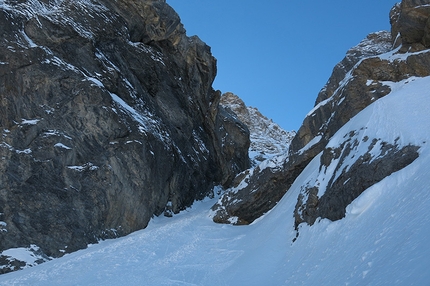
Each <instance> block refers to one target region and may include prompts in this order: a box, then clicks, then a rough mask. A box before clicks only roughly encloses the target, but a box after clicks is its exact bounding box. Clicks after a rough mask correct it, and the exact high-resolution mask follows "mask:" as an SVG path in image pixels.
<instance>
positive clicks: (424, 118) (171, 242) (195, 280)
mask: <svg viewBox="0 0 430 286" xmlns="http://www.w3.org/2000/svg"><path fill="white" fill-rule="evenodd" d="M386 84H388V85H390V86H391V89H392V92H391V93H390V94H389V95H387V96H386V97H384V98H382V99H380V100H378V101H376V102H375V103H373V104H372V105H370V106H368V107H367V108H366V109H364V110H363V111H362V112H360V113H359V114H358V115H357V116H355V117H354V118H353V119H352V120H351V121H350V122H348V123H347V124H346V125H345V126H344V127H342V128H341V129H340V130H339V131H338V132H337V133H336V134H335V135H334V136H333V137H332V139H331V141H330V142H329V145H330V146H332V145H336V144H337V142H339V141H341V140H342V138H343V136H344V135H345V134H347V133H348V132H350V131H353V130H364V131H363V136H369V137H370V138H381V139H382V140H384V141H387V142H392V141H393V140H395V139H396V138H397V137H400V139H399V141H401V143H402V145H407V144H414V145H417V146H421V148H420V149H419V153H420V156H419V157H418V159H416V160H415V161H414V162H413V163H412V164H410V165H409V166H407V167H406V168H404V169H402V170H400V171H398V172H395V173H393V174H391V175H390V176H389V177H386V178H385V179H383V180H382V181H380V182H379V183H377V184H375V185H373V186H372V187H370V188H368V189H367V190H366V191H364V192H363V193H362V194H361V195H360V196H359V197H358V198H357V199H356V200H354V201H353V202H352V203H351V204H350V205H349V206H348V208H347V214H346V217H345V218H344V219H341V220H338V221H336V222H331V221H329V220H327V219H324V220H320V221H319V222H317V223H315V224H314V225H313V226H307V225H305V224H302V225H300V226H299V233H300V234H299V236H298V238H297V240H296V241H295V242H293V239H294V238H295V236H296V232H295V230H294V219H293V211H294V206H295V204H296V202H297V196H298V194H299V192H300V187H301V186H302V185H303V184H304V183H305V182H309V181H311V180H312V179H314V178H315V176H318V175H319V172H318V167H319V156H317V157H316V158H315V159H314V160H312V161H311V163H310V164H309V165H308V166H307V167H306V168H305V170H304V171H303V172H302V174H301V175H300V176H299V177H298V178H297V179H296V181H295V183H294V184H293V186H292V187H291V188H290V190H289V191H288V192H287V193H286V195H285V196H284V197H283V199H282V200H281V201H280V202H279V203H278V205H277V206H276V207H275V208H274V209H273V210H272V211H271V212H269V213H267V214H266V215H265V216H264V217H262V218H260V219H259V220H257V221H255V222H254V223H253V224H251V225H249V226H232V225H218V224H214V223H213V222H212V221H211V219H210V211H209V209H210V207H211V206H212V205H213V203H214V202H215V200H206V201H204V202H197V203H195V204H194V205H193V207H192V208H190V209H189V210H187V211H184V212H182V213H180V214H178V215H175V216H174V217H172V218H155V219H153V220H152V221H151V223H150V224H149V226H148V228H147V229H145V230H141V231H138V232H135V233H133V234H131V235H129V236H127V237H123V238H120V239H115V240H108V241H104V242H101V243H100V244H97V245H91V246H90V247H89V248H88V249H85V250H81V251H78V252H75V253H72V254H68V255H65V256H64V257H63V258H61V259H57V260H53V261H50V262H47V263H44V264H41V265H39V266H36V267H33V268H29V269H25V270H22V271H19V272H14V273H9V274H5V275H2V276H0V285H412V284H413V285H428V283H429V281H430V271H428V268H429V266H430V246H429V245H428V238H429V237H430V212H429V211H428V210H429V209H430V168H428V166H430V148H429V142H430V128H429V122H430V112H429V111H430V77H426V78H412V79H409V80H407V81H403V82H399V83H386ZM361 128H364V129H361Z"/></svg>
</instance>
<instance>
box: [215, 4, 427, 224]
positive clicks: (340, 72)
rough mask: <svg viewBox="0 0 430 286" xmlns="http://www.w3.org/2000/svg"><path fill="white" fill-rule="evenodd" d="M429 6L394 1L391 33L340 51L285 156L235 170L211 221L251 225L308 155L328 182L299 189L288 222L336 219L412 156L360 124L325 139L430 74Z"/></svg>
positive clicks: (406, 147) (411, 149) (414, 150)
mask: <svg viewBox="0 0 430 286" xmlns="http://www.w3.org/2000/svg"><path fill="white" fill-rule="evenodd" d="M428 4H429V3H428V1H413V0H407V1H402V2H401V3H400V4H398V5H395V6H394V7H393V9H392V11H391V13H390V22H391V26H392V29H391V32H385V31H382V32H378V33H373V34H370V35H369V36H368V37H367V38H366V39H365V40H363V41H362V42H361V43H360V44H358V45H357V46H355V47H353V48H352V49H350V50H349V51H348V52H347V55H346V57H345V58H344V59H343V60H342V61H341V62H340V63H339V64H338V65H337V66H336V67H335V68H334V70H333V74H332V76H331V77H330V79H329V80H328V82H327V84H326V86H325V87H324V88H323V89H322V90H321V92H320V93H319V95H318V98H317V100H316V103H315V107H314V108H313V109H312V110H311V111H310V112H309V113H308V115H307V116H306V118H305V119H304V121H303V124H302V126H301V127H300V129H299V130H298V131H297V135H296V136H295V137H294V139H293V140H292V143H291V146H290V148H289V151H288V154H287V155H284V156H280V157H277V158H272V159H271V160H270V161H269V162H266V163H264V162H263V163H262V164H261V165H260V166H258V167H257V168H255V169H253V170H248V171H245V172H243V173H241V174H239V175H238V176H237V177H236V179H235V182H234V186H233V187H232V188H230V189H229V190H227V191H226V193H225V194H224V195H223V196H222V197H221V198H220V199H219V201H218V203H217V204H215V205H214V206H213V208H212V209H213V210H214V215H213V220H214V221H215V222H221V223H233V224H249V223H251V222H253V221H254V220H255V219H257V218H258V217H260V216H261V215H263V214H264V213H266V212H268V211H269V210H270V209H271V208H272V207H273V206H274V205H276V203H277V202H278V201H279V200H280V198H281V197H282V196H283V195H284V194H285V192H287V191H288V189H289V188H290V186H291V185H292V184H293V182H294V180H295V179H296V178H297V177H298V176H299V175H300V173H301V172H302V171H303V169H304V168H305V167H306V166H307V165H308V164H309V162H311V160H313V159H314V158H319V160H320V163H319V164H320V166H319V172H320V174H321V176H316V177H317V178H320V179H321V178H322V177H324V178H326V177H327V176H328V177H329V179H325V181H324V182H321V181H320V180H318V179H317V180H316V181H312V182H309V184H308V185H306V186H302V190H301V195H300V196H299V197H298V198H297V205H296V209H295V211H294V217H295V226H296V228H297V227H298V226H299V225H300V224H301V223H302V222H306V223H308V224H313V223H314V222H315V221H316V219H317V218H329V219H331V220H337V219H340V218H342V217H343V216H344V215H345V209H346V206H347V205H348V204H349V203H351V202H352V200H354V199H355V198H356V197H357V196H358V195H360V194H361V192H363V191H364V190H365V189H366V188H368V187H369V186H371V185H373V184H375V183H376V182H378V181H380V180H382V179H383V178H385V177H386V176H388V175H390V174H391V173H393V172H395V171H398V170H400V169H401V168H403V167H405V166H407V165H408V164H410V163H411V162H412V161H413V160H415V159H416V158H417V157H418V155H419V153H418V150H419V146H414V145H410V144H407V143H405V142H401V141H399V138H397V139H395V140H393V141H392V142H386V141H383V140H382V139H381V138H368V137H366V135H363V134H365V131H364V130H365V127H362V128H360V129H358V130H349V131H348V132H347V133H345V134H342V135H338V137H337V138H339V136H340V138H343V139H342V140H338V141H336V142H330V139H331V138H333V136H334V135H335V134H336V133H337V132H338V131H339V130H340V129H341V127H342V126H344V125H345V123H347V122H348V121H349V120H350V119H351V118H353V117H354V116H355V115H357V114H358V113H359V112H360V111H362V110H363V109H365V108H366V107H367V106H369V105H371V104H372V103H373V102H376V101H377V100H378V99H380V98H382V97H384V96H385V95H387V94H388V93H390V92H391V91H392V86H394V85H395V83H399V82H400V83H401V82H402V81H404V80H407V79H409V78H411V79H413V77H424V76H428V75H430V68H429V67H430V62H429V61H430V51H429V49H428V48H429V44H428V36H429V31H430V30H429V28H428V27H430V26H429V23H430V20H429V19H430V9H429V5H428ZM375 124H376V123H375ZM329 143H330V144H329ZM351 158H354V160H352V159H351ZM323 174H324V176H323Z"/></svg>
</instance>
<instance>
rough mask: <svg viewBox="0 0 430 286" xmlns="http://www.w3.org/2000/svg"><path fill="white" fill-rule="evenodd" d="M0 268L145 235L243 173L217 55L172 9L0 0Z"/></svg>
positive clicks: (155, 4)
mask: <svg viewBox="0 0 430 286" xmlns="http://www.w3.org/2000/svg"><path fill="white" fill-rule="evenodd" d="M0 26H1V27H2V28H1V31H0V35H1V40H0V100H1V101H0V128H1V129H0V132H1V134H2V138H1V141H0V251H3V255H2V256H0V263H1V264H2V265H3V266H4V265H5V264H8V265H9V266H10V267H7V266H4V267H2V268H1V269H2V270H1V271H2V272H6V271H9V270H13V269H17V268H20V267H22V265H20V262H19V261H17V260H16V259H14V258H13V257H10V256H8V255H7V254H6V253H7V252H4V250H7V249H10V248H16V247H24V248H28V249H30V250H32V252H33V253H36V252H37V255H38V257H41V260H46V259H49V257H59V256H61V255H63V254H64V253H68V252H72V251H75V250H77V249H81V248H85V247H86V246H87V245H88V244H89V243H95V242H97V241H98V240H99V239H104V238H111V237H116V236H120V235H125V234H128V233H130V232H132V231H134V230H137V229H141V228H144V227H145V226H146V225H147V223H148V221H149V220H150V218H151V217H152V216H153V215H160V214H162V213H163V212H165V213H166V214H169V213H171V212H174V213H176V212H178V211H180V210H182V209H184V208H185V207H187V206H189V205H191V204H192V202H193V201H194V200H196V199H201V198H203V197H205V196H207V195H210V193H211V191H212V187H213V185H214V184H222V185H224V186H228V185H229V183H231V181H232V180H233V178H234V177H235V175H236V174H237V173H238V172H240V171H242V170H244V169H246V168H248V167H249V159H248V152H247V151H248V147H249V132H248V130H247V128H246V126H244V125H243V124H242V123H241V122H240V121H238V120H237V119H236V118H235V116H234V115H233V114H232V113H231V112H229V111H228V110H225V109H224V108H222V107H219V100H220V92H217V91H214V90H213V89H212V86H211V85H212V82H213V80H214V77H215V74H216V60H215V58H214V57H213V56H212V55H211V52H210V48H209V47H208V46H207V45H206V44H205V43H203V42H202V41H201V40H200V39H199V38H198V37H195V36H194V37H187V36H186V34H185V30H184V28H183V26H182V24H181V23H180V19H179V17H178V15H177V14H176V13H175V12H174V11H173V9H172V8H171V7H170V6H168V5H167V4H166V3H165V1H154V0H153V1H149V0H148V1H126V0H119V1H110V0H94V1H93V0H79V1H67V0H54V1H46V0H28V1H12V0H11V1H2V2H1V4H0Z"/></svg>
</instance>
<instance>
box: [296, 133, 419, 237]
mask: <svg viewBox="0 0 430 286" xmlns="http://www.w3.org/2000/svg"><path fill="white" fill-rule="evenodd" d="M355 135H356V134H355V133H354V132H352V133H350V134H349V138H348V139H346V140H345V141H344V142H342V144H341V145H340V146H339V147H337V148H330V147H329V148H326V149H324V151H323V152H322V155H321V157H320V168H319V172H320V173H325V174H330V175H331V176H329V180H328V182H327V185H325V186H320V185H318V184H314V183H312V184H308V185H306V186H302V189H301V193H300V195H299V197H298V200H297V205H296V208H295V211H294V218H295V227H296V229H297V227H298V225H299V224H300V223H302V222H306V223H308V224H309V225H312V224H314V223H315V221H316V220H317V218H328V219H330V220H332V221H335V220H339V219H341V218H343V217H344V216H345V212H346V207H347V206H348V205H349V204H350V203H351V202H352V201H353V200H354V199H355V198H357V197H358V196H359V195H360V194H361V193H362V192H363V191H364V190H366V189H367V188H369V187H371V186H372V185H374V184H376V183H378V182H379V181H381V180H382V179H384V178H385V177H387V176H389V175H391V174H392V173H394V172H396V171H399V170H401V169H403V168H404V167H406V166H407V165H409V164H411V163H412V162H413V161H414V160H415V159H416V158H418V149H419V147H417V146H411V145H407V146H403V147H400V146H399V145H393V144H390V143H387V142H384V141H381V140H378V139H373V140H372V141H371V142H370V139H369V138H367V137H364V138H363V139H362V140H361V141H360V140H358V139H357V138H356V136H355ZM361 144H366V149H367V152H365V153H363V154H360V152H359V151H358V149H360V147H361V146H360V145H361ZM395 144H396V143H395ZM367 145H368V146H367ZM352 155H353V156H357V157H358V158H357V159H355V160H354V163H353V164H352V165H348V163H347V162H346V161H347V159H348V158H350V157H351V156H352ZM327 170H331V171H330V172H328V171H327ZM320 188H322V189H323V190H322V191H323V195H320V196H318V193H319V191H320Z"/></svg>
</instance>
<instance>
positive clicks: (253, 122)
mask: <svg viewBox="0 0 430 286" xmlns="http://www.w3.org/2000/svg"><path fill="white" fill-rule="evenodd" d="M220 104H221V105H222V106H223V107H225V108H229V109H230V110H231V111H233V112H234V113H235V114H236V115H237V117H238V119H239V120H240V121H242V122H243V123H244V124H245V125H246V126H247V127H248V129H249V133H250V139H251V145H250V147H249V153H250V157H251V159H252V160H253V161H254V162H261V161H263V160H265V159H268V158H270V157H273V156H275V155H280V154H285V153H287V152H288V148H289V146H290V143H291V140H293V138H294V136H295V135H296V132H295V131H285V130H284V129H282V127H281V126H279V125H278V124H276V123H275V122H273V120H272V119H269V118H267V117H266V116H264V115H263V114H261V112H260V111H259V110H258V109H257V108H255V107H251V106H247V105H246V104H245V102H244V101H243V100H242V99H241V98H240V97H239V96H237V95H235V94H233V93H232V92H226V93H224V94H223V95H222V96H221V100H220Z"/></svg>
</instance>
